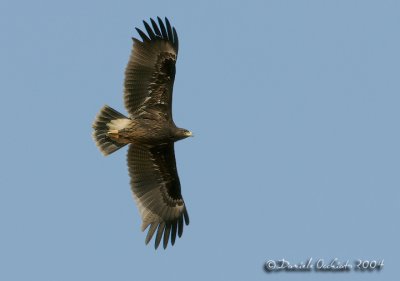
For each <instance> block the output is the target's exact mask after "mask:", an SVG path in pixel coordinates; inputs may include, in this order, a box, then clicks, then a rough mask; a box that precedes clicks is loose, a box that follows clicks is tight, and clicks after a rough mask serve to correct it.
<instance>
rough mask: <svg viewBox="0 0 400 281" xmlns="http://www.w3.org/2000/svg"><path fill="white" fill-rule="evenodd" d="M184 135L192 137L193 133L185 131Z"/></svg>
mask: <svg viewBox="0 0 400 281" xmlns="http://www.w3.org/2000/svg"><path fill="white" fill-rule="evenodd" d="M185 136H186V137H194V135H193V133H192V132H190V131H189V132H187V133H185Z"/></svg>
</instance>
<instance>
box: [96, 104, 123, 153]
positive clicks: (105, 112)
mask: <svg viewBox="0 0 400 281" xmlns="http://www.w3.org/2000/svg"><path fill="white" fill-rule="evenodd" d="M112 121H113V122H112ZM127 122H129V119H128V118H127V117H126V116H125V115H123V114H121V113H119V112H118V111H116V110H115V109H112V108H111V107H109V106H108V105H105V106H103V108H102V109H101V110H100V112H99V113H98V114H97V116H96V119H95V120H94V122H93V126H92V127H93V129H94V131H93V139H94V141H95V142H96V145H97V147H98V148H99V149H100V151H101V153H103V155H104V156H107V155H109V154H111V153H113V152H115V151H117V150H118V149H120V148H121V147H123V146H125V145H126V143H119V142H117V141H115V140H113V139H111V138H110V137H109V136H108V132H109V131H110V129H115V126H116V125H118V124H121V125H124V124H126V123H127ZM121 129H122V128H121Z"/></svg>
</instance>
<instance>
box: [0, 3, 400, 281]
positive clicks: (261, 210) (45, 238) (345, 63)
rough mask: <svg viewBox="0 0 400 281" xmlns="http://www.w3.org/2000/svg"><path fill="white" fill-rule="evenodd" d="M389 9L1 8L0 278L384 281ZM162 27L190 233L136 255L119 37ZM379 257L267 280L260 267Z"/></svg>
mask: <svg viewBox="0 0 400 281" xmlns="http://www.w3.org/2000/svg"><path fill="white" fill-rule="evenodd" d="M399 11H400V2H399V1H394V0H393V1H361V0H359V1H352V0H351V1H347V0H346V1H344V0H343V1H317V0H316V1H241V2H239V1H196V2H195V1H72V0H71V1H41V0H37V1H9V0H6V1H5V0H2V1H1V2H0V34H1V39H0V41H1V44H0V49H1V52H0V77H1V78H0V79H1V83H0V93H1V101H2V102H1V110H0V120H1V124H2V125H1V138H0V147H1V157H0V165H1V176H0V186H1V188H0V227H1V231H0V279H1V280H7V281H13V280H97V281H102V280H144V281H146V280H304V279H307V280H394V279H395V278H396V276H398V275H399V272H398V266H399V255H398V252H399V250H400V247H399V240H398V237H400V227H399V214H400V191H399V187H400V178H399V171H400V149H399V144H400V132H399V120H400V111H399V107H400V67H399V65H400V51H399V50H400V39H399V38H400V37H399V30H400V17H399ZM156 16H167V17H169V19H170V20H171V22H172V24H173V25H174V26H175V27H176V28H177V31H178V34H179V38H180V53H179V59H178V64H177V75H176V81H175V89H174V119H175V122H176V124H177V125H179V126H181V127H185V128H188V129H190V130H192V131H193V132H194V134H195V138H190V139H186V140H184V141H181V142H178V143H177V144H176V157H177V165H178V170H179V175H180V178H181V183H182V191H183V195H184V198H185V201H186V203H187V205H188V211H189V215H190V218H191V224H190V225H189V226H188V227H186V228H185V231H184V234H183V236H182V238H181V239H178V240H177V242H176V244H175V246H174V247H168V248H167V250H165V251H164V250H163V249H159V250H157V251H155V250H154V247H153V243H152V244H151V245H148V246H146V245H145V244H144V239H145V233H142V232H141V231H140V225H141V221H140V217H139V213H138V211H137V209H136V206H135V203H134V201H133V198H132V196H131V191H130V187H129V176H128V172H127V167H126V149H122V150H120V151H118V152H117V153H115V154H114V155H111V156H109V157H107V158H105V157H103V156H102V155H101V153H100V152H99V151H98V149H97V148H96V146H95V144H94V142H93V141H92V139H91V131H92V129H91V124H92V122H93V120H94V117H95V115H96V114H97V112H98V110H99V109H100V107H101V106H103V105H104V104H108V105H110V106H112V107H114V108H116V109H117V110H120V111H121V112H124V113H125V112H126V111H125V109H124V106H123V100H122V91H123V78H124V75H123V74H124V69H125V66H126V63H127V61H128V57H129V54H130V51H131V45H132V42H131V37H132V36H137V33H136V31H135V30H134V27H135V26H138V27H143V24H142V20H143V19H149V17H156ZM309 257H312V258H314V259H318V258H323V259H325V260H326V261H330V260H331V259H333V258H338V259H339V260H341V261H345V260H349V261H350V263H352V264H353V261H354V260H356V259H365V260H381V259H384V261H385V265H384V268H383V270H381V271H380V272H355V271H351V272H349V273H317V272H311V273H285V272H280V273H274V274H267V273H265V272H264V271H263V269H262V267H263V264H264V262H265V261H267V260H269V259H281V258H285V259H286V260H289V261H291V262H293V263H295V262H301V261H305V260H306V259H307V258H309Z"/></svg>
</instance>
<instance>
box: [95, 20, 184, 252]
mask: <svg viewBox="0 0 400 281" xmlns="http://www.w3.org/2000/svg"><path fill="white" fill-rule="evenodd" d="M151 24H152V27H153V28H151V27H150V25H149V24H148V23H146V22H144V25H145V28H146V31H147V33H148V34H147V35H146V34H145V33H143V32H142V31H141V30H140V29H136V30H137V31H138V33H139V35H140V36H141V38H142V39H143V41H139V40H137V39H136V38H133V41H134V45H133V50H132V54H131V57H130V59H129V62H128V66H127V68H126V71H125V83H124V86H125V90H124V101H125V107H126V109H127V111H128V113H129V117H126V116H125V115H123V114H121V113H119V112H118V111H116V110H114V109H112V108H111V107H109V106H107V105H106V106H104V107H103V108H102V109H101V110H100V112H99V114H98V115H97V117H96V120H95V122H94V123H93V128H94V132H93V138H94V140H95V142H96V144H97V146H98V147H99V149H100V151H101V152H102V153H103V154H104V155H109V154H111V153H113V152H115V151H116V150H118V149H120V148H121V147H123V146H125V145H127V144H129V150H128V157H127V158H128V159H127V160H128V168H129V174H130V176H131V188H132V191H133V195H134V198H135V200H136V203H137V205H138V208H139V212H140V214H141V217H142V220H143V224H142V230H145V229H146V228H149V231H148V234H147V237H146V244H147V243H148V242H149V241H150V240H151V238H152V237H153V235H154V234H155V233H156V239H155V247H156V248H157V247H158V246H159V244H160V242H161V239H163V246H164V248H166V247H167V245H168V240H169V238H171V243H172V244H174V243H175V238H176V234H178V236H179V237H180V236H181V235H182V231H183V224H184V222H185V223H186V224H189V216H188V213H187V209H186V205H185V203H184V201H183V198H182V195H181V186H180V181H179V177H178V172H177V169H176V163H175V153H174V143H175V142H176V141H178V140H181V139H184V138H186V137H189V136H191V135H192V133H191V132H190V131H188V130H186V129H182V128H178V127H177V126H176V125H175V123H174V121H173V119H172V90H173V84H174V79H175V63H176V59H177V55H178V36H177V33H176V31H175V28H173V27H171V25H170V23H169V21H168V19H165V25H164V22H163V21H162V20H161V19H160V18H158V25H157V23H156V22H155V21H154V20H153V19H151Z"/></svg>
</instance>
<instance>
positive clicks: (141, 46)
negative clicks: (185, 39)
mask: <svg viewBox="0 0 400 281" xmlns="http://www.w3.org/2000/svg"><path fill="white" fill-rule="evenodd" d="M150 22H151V25H152V27H151V26H150V25H149V24H148V23H147V22H145V21H143V23H144V26H145V28H146V31H147V34H145V33H144V32H143V31H142V30H140V29H138V28H136V30H137V32H138V33H139V35H140V37H141V38H142V41H139V40H138V39H136V38H132V39H133V41H134V44H133V49H132V53H131V56H130V59H129V62H128V66H127V67H126V70H125V83H124V86H125V90H124V101H125V107H126V109H127V111H128V112H129V114H131V115H134V114H138V113H139V112H140V111H141V110H146V109H147V108H151V109H155V110H157V111H159V112H160V113H162V114H164V115H165V116H166V117H167V118H169V119H170V120H172V90H173V86H174V80H175V63H176V59H177V56H178V35H177V33H176V30H175V28H174V27H171V24H170V23H169V21H168V19H167V18H165V25H164V23H163V21H162V20H161V19H160V18H158V25H157V23H156V22H155V21H154V20H153V19H150Z"/></svg>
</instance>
